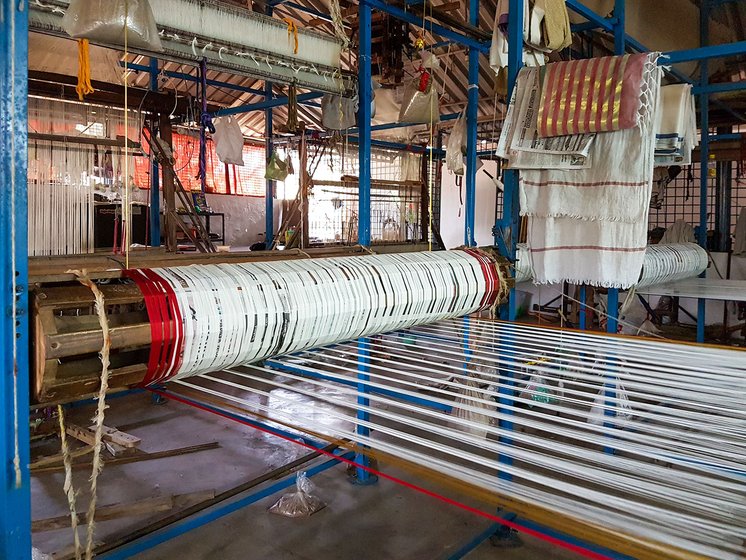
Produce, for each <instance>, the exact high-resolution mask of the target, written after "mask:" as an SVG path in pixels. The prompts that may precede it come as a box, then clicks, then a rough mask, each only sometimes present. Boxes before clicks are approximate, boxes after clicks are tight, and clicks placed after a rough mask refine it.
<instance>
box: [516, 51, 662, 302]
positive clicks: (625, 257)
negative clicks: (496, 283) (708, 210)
mask: <svg viewBox="0 0 746 560" xmlns="http://www.w3.org/2000/svg"><path fill="white" fill-rule="evenodd" d="M656 60H657V54H650V55H645V64H644V72H643V82H644V84H643V85H639V86H638V88H637V89H638V92H639V93H638V95H639V100H638V103H637V105H638V113H639V122H638V124H637V125H636V126H634V127H633V128H628V129H624V130H617V131H614V132H605V133H600V134H597V135H596V139H595V141H594V143H593V145H592V146H591V148H590V153H589V156H588V157H589V159H590V161H591V166H590V167H589V168H586V169H572V170H558V169H541V170H521V183H520V202H521V214H522V215H524V216H529V221H528V223H529V228H528V236H527V243H528V246H529V251H530V254H531V265H532V268H533V270H534V282H536V283H538V284H546V283H558V282H562V281H569V282H574V283H578V284H580V283H585V284H590V285H593V286H602V287H608V288H628V287H630V286H632V285H634V284H635V283H636V282H637V280H638V279H639V277H640V271H641V270H642V264H643V261H644V257H645V246H646V245H647V224H648V205H649V203H650V195H651V191H652V181H653V161H654V149H655V131H656V130H657V128H658V124H659V118H658V116H659V115H658V111H657V109H658V100H659V92H660V78H661V70H660V68H659V67H658V66H657V64H656Z"/></svg>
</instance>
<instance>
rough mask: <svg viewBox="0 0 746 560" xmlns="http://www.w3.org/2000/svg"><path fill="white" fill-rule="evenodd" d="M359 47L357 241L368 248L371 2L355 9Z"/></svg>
mask: <svg viewBox="0 0 746 560" xmlns="http://www.w3.org/2000/svg"><path fill="white" fill-rule="evenodd" d="M359 14H360V17H359V22H360V23H359V27H360V31H359V33H360V48H359V52H358V96H359V97H358V98H359V103H360V104H359V106H358V107H359V108H358V113H357V114H358V118H357V120H358V158H359V172H358V177H359V179H358V184H359V195H358V216H357V220H358V222H357V224H358V235H357V242H358V243H359V244H360V245H362V246H363V247H369V246H370V132H371V124H370V120H371V113H370V103H371V97H372V79H371V67H370V64H371V41H372V38H371V17H372V8H371V3H370V2H367V1H364V2H360V7H359Z"/></svg>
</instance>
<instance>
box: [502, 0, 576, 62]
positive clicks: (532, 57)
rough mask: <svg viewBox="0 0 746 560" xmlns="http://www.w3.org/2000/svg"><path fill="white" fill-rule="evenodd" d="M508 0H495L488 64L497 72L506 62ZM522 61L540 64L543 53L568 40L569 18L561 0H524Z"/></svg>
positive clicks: (569, 41) (559, 47)
mask: <svg viewBox="0 0 746 560" xmlns="http://www.w3.org/2000/svg"><path fill="white" fill-rule="evenodd" d="M508 4H509V0H498V2H497V10H496V12H495V25H494V29H493V31H492V45H491V46H490V66H492V68H493V69H494V70H495V72H499V71H500V70H501V69H503V68H505V67H507V66H508V19H509V17H510V14H509V13H508ZM523 13H524V14H525V17H524V18H523V63H524V64H525V65H527V66H543V65H544V64H546V60H547V58H546V55H547V54H548V53H550V52H554V51H560V50H562V49H564V48H567V47H569V46H570V45H571V44H572V32H571V31H570V18H569V16H568V14H567V6H566V5H565V1H564V0H530V1H529V0H524V2H523Z"/></svg>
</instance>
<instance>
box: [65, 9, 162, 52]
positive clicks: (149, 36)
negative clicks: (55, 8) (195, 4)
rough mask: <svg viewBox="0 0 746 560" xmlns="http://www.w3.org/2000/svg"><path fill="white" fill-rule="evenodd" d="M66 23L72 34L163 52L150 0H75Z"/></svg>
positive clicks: (66, 29)
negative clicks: (125, 42) (125, 40)
mask: <svg viewBox="0 0 746 560" xmlns="http://www.w3.org/2000/svg"><path fill="white" fill-rule="evenodd" d="M62 27H63V28H64V29H65V31H66V32H67V33H68V35H70V36H71V37H75V38H85V39H90V40H91V41H99V42H102V43H108V44H112V45H124V38H125V31H124V30H125V27H126V29H127V45H128V46H129V47H132V48H138V49H147V50H149V51H156V52H161V51H163V45H162V44H161V39H160V37H159V36H158V28H157V27H156V25H155V18H154V17H153V11H152V10H151V8H150V3H149V2H148V0H72V1H71V2H70V6H69V7H68V9H67V12H66V13H65V15H64V17H63V18H62Z"/></svg>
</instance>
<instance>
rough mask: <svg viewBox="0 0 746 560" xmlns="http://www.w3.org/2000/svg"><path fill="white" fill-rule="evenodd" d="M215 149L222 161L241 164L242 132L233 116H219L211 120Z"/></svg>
mask: <svg viewBox="0 0 746 560" xmlns="http://www.w3.org/2000/svg"><path fill="white" fill-rule="evenodd" d="M213 126H214V127H215V133H214V134H213V135H212V137H213V138H214V140H215V151H216V152H217V154H218V159H219V160H220V161H222V162H223V163H229V164H233V165H243V133H242V132H241V127H240V126H239V124H238V121H237V120H236V119H234V118H233V117H220V118H219V119H215V120H214V121H213Z"/></svg>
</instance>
